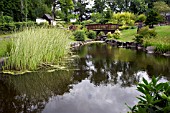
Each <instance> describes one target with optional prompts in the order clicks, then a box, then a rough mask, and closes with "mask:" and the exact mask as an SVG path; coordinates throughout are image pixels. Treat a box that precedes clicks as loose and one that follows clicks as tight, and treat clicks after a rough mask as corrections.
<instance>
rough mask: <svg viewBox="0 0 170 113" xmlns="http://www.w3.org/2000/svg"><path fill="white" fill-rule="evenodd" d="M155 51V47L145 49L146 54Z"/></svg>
mask: <svg viewBox="0 0 170 113" xmlns="http://www.w3.org/2000/svg"><path fill="white" fill-rule="evenodd" d="M155 49H156V47H155V46H148V47H146V51H147V53H154V52H155Z"/></svg>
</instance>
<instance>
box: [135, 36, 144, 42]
mask: <svg viewBox="0 0 170 113" xmlns="http://www.w3.org/2000/svg"><path fill="white" fill-rule="evenodd" d="M134 41H135V42H137V43H140V44H142V43H143V36H142V35H139V34H137V35H135V38H134Z"/></svg>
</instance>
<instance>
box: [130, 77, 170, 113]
mask: <svg viewBox="0 0 170 113" xmlns="http://www.w3.org/2000/svg"><path fill="white" fill-rule="evenodd" d="M158 81H159V79H158V78H155V77H153V78H152V81H151V82H148V81H147V80H146V79H144V78H143V83H140V84H138V87H137V90H138V91H139V92H141V93H142V95H140V97H137V98H138V99H139V102H138V104H137V105H135V106H133V107H132V108H131V107H129V108H130V110H131V112H132V113H169V112H170V82H166V83H158Z"/></svg>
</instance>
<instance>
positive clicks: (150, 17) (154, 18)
mask: <svg viewBox="0 0 170 113" xmlns="http://www.w3.org/2000/svg"><path fill="white" fill-rule="evenodd" d="M146 17H147V18H146V21H145V24H146V25H149V27H150V28H153V27H154V26H153V25H154V24H158V23H159V22H161V21H162V18H161V16H160V14H159V13H158V12H157V11H155V10H153V9H151V10H150V11H149V12H148V13H147V15H146Z"/></svg>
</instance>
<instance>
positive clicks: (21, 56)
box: [5, 28, 70, 70]
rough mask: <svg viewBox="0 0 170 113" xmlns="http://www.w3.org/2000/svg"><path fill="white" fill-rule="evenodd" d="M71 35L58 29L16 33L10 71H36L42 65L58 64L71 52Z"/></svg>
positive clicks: (10, 55) (30, 30)
mask: <svg viewBox="0 0 170 113" xmlns="http://www.w3.org/2000/svg"><path fill="white" fill-rule="evenodd" d="M69 36H70V33H69V32H68V31H66V30H63V29H56V28H31V29H27V30H25V31H23V32H21V33H16V34H15V36H14V37H15V38H14V39H13V46H12V48H11V51H10V53H9V59H8V61H7V62H6V66H5V68H6V69H8V70H36V69H37V68H38V66H40V65H41V64H44V63H45V64H52V63H58V62H59V60H60V59H61V58H62V57H64V56H65V55H66V54H67V53H68V52H69Z"/></svg>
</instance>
